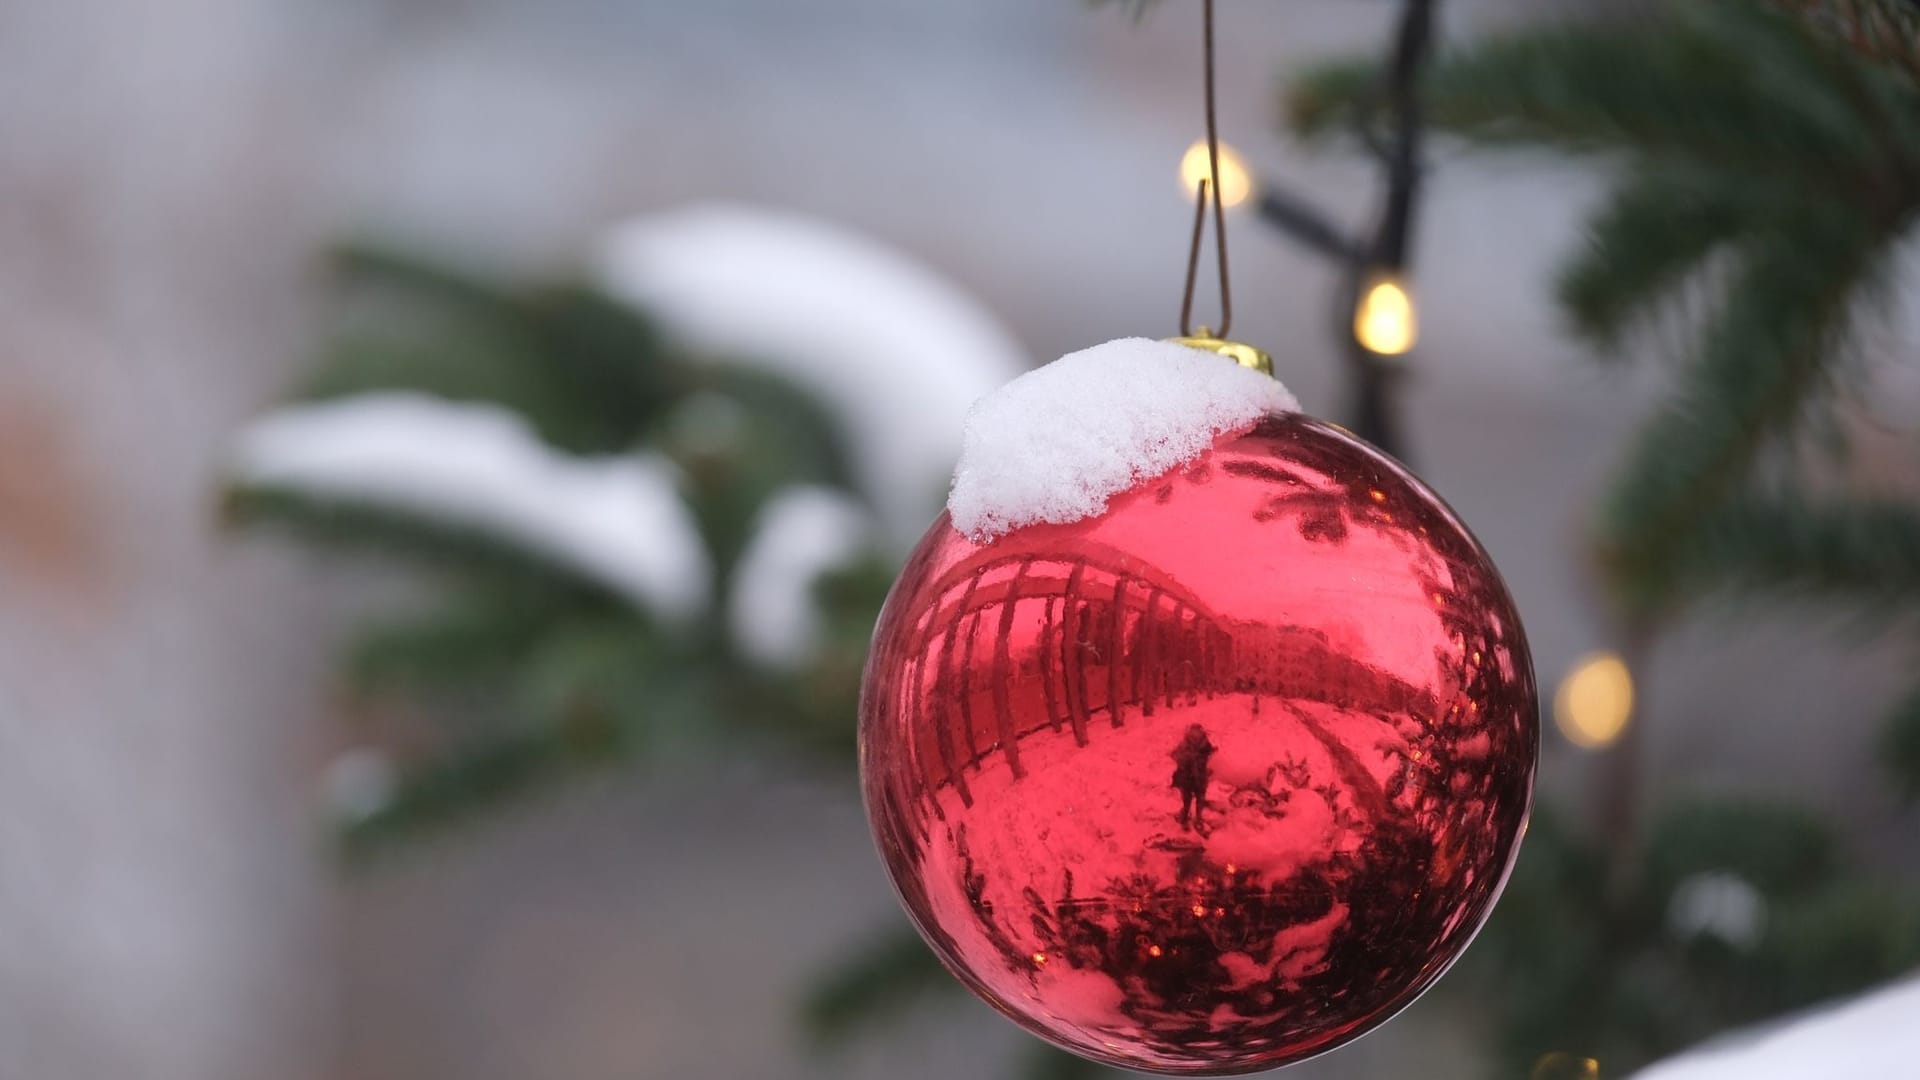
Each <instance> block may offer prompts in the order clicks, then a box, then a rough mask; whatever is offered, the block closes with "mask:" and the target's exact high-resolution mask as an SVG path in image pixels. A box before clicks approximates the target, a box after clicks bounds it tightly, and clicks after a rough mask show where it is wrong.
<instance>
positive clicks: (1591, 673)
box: [1553, 652, 1633, 750]
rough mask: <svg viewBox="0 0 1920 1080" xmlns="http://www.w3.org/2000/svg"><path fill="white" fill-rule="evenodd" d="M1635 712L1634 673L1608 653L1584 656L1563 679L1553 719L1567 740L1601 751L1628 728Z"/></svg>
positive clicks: (1620, 660) (1588, 748)
mask: <svg viewBox="0 0 1920 1080" xmlns="http://www.w3.org/2000/svg"><path fill="white" fill-rule="evenodd" d="M1632 715H1633V672H1632V671H1629V670H1628V669H1627V663H1626V661H1624V660H1622V659H1620V657H1619V656H1617V655H1615V654H1613V653H1608V652H1601V653H1594V654H1592V655H1590V656H1587V657H1584V658H1582V659H1581V661H1580V662H1579V663H1577V664H1575V665H1574V666H1573V669H1572V670H1571V671H1568V672H1567V675H1566V677H1565V678H1564V679H1561V680H1560V689H1559V691H1558V692H1557V693H1555V694H1554V696H1553V721H1554V724H1555V725H1556V726H1558V727H1559V728H1560V734H1562V735H1565V736H1566V737H1567V741H1568V742H1570V743H1572V744H1573V745H1575V746H1578V747H1580V748H1581V749H1583V750H1599V749H1602V748H1604V747H1606V746H1609V745H1611V744H1612V743H1613V741H1614V740H1616V739H1618V738H1619V737H1620V735H1621V733H1622V732H1624V731H1626V730H1627V721H1628V719H1629V718H1630V717H1631V716H1632Z"/></svg>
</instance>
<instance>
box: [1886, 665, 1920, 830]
mask: <svg viewBox="0 0 1920 1080" xmlns="http://www.w3.org/2000/svg"><path fill="white" fill-rule="evenodd" d="M1880 754H1881V760H1882V762H1883V763H1884V764H1885V766H1886V769H1887V772H1888V773H1889V774H1890V775H1891V776H1892V777H1893V781H1894V784H1895V785H1896V787H1897V789H1898V790H1899V792H1900V794H1901V796H1902V797H1903V798H1905V799H1907V800H1908V801H1909V802H1920V688H1916V689H1914V690H1913V691H1912V692H1910V693H1908V694H1907V696H1906V697H1905V698H1902V699H1901V700H1900V702H1899V703H1898V704H1897V705H1895V706H1894V707H1893V709H1892V711H1891V712H1889V713H1888V714H1887V719H1886V724H1885V727H1884V728H1883V729H1882V731H1881V734H1880Z"/></svg>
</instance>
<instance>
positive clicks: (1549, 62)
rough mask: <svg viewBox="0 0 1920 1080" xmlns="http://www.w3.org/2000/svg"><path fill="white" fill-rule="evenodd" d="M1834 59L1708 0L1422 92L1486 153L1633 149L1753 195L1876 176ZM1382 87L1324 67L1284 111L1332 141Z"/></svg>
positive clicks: (1749, 7) (1436, 75)
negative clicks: (1732, 182) (1744, 183)
mask: <svg viewBox="0 0 1920 1080" xmlns="http://www.w3.org/2000/svg"><path fill="white" fill-rule="evenodd" d="M1837 51H1839V50H1836V48H1835V47H1834V46H1832V45H1831V44H1830V43H1829V42H1826V41H1824V40H1823V39H1821V38H1819V37H1817V36H1816V35H1814V34H1812V33H1810V32H1808V31H1807V29H1806V28H1805V26H1804V25H1803V24H1802V23H1801V22H1799V21H1798V20H1796V19H1794V18H1792V17H1790V16H1786V15H1782V14H1780V13H1778V12H1774V11H1771V10H1768V9H1766V8H1764V7H1763V6H1761V5H1759V4H1755V3H1752V2H1751V0H1711V2H1702V3H1695V4H1687V5H1679V6H1678V7H1677V8H1676V9H1675V10H1674V11H1672V12H1671V13H1670V14H1669V15H1667V16H1665V17H1661V18H1656V19H1650V20H1635V21H1632V22H1601V21H1591V22H1587V23H1582V24H1578V25H1561V26H1551V27H1547V28H1544V29H1540V30H1534V31H1529V32H1526V33H1522V34H1518V35H1515V36H1511V37H1507V38H1504V39H1499V40H1495V41H1491V42H1488V43H1486V44H1483V45H1478V46H1475V47H1473V48H1470V49H1468V50H1466V51H1464V52H1460V53H1456V54H1454V55H1452V56H1450V57H1443V58H1442V59H1441V60H1440V61H1438V62H1437V63H1436V64H1435V65H1433V66H1432V68H1431V69H1430V70H1429V73H1428V76H1427V78H1426V80H1425V81H1424V83H1423V87H1422V89H1423V93H1424V95H1425V101H1426V104H1427V118H1428V120H1429V121H1430V122H1431V123H1433V124H1434V125H1435V126H1436V127H1439V128H1441V129H1444V130H1447V131H1449V132H1452V133H1453V134H1456V135H1459V136H1462V137H1465V138H1468V139H1471V140H1474V141H1477V142H1481V143H1484V144H1489V145H1504V146H1513V145H1529V146H1554V147H1558V148H1560V149H1563V150H1566V151H1571V152H1575V153H1587V152H1594V151H1627V152H1631V153H1634V154H1638V155H1641V156H1643V157H1647V158H1653V159H1664V160H1668V161H1671V162H1675V163H1679V164H1684V165H1687V166H1689V167H1694V168H1700V169H1706V170H1717V171H1720V172H1722V173H1723V174H1728V175H1733V174H1738V175H1744V176H1745V177H1746V178H1747V179H1748V180H1749V181H1750V182H1751V183H1755V184H1770V183H1781V184H1785V183H1789V182H1791V181H1792V180H1793V179H1795V178H1798V179H1799V180H1803V181H1804V180H1806V179H1808V178H1815V179H1819V180H1827V181H1830V180H1831V179H1832V178H1833V177H1835V176H1845V175H1855V174H1858V173H1859V172H1861V171H1862V170H1863V169H1866V168H1868V167H1870V166H1871V165H1872V163H1873V161H1874V157H1873V155H1874V152H1875V149H1876V143H1875V135H1876V131H1875V129H1874V126H1873V125H1872V123H1871V122H1870V120H1869V118H1867V117H1864V116H1862V115H1861V114H1860V113H1859V111H1858V109H1857V108H1856V107H1855V106H1856V103H1857V99H1856V97H1855V95H1856V93H1857V88H1855V87H1851V86H1848V85H1836V84H1835V83H1834V81H1833V70H1834V60H1833V56H1834V54H1835V53H1836V52H1837ZM1856 66H1858V65H1856ZM1866 77H1867V76H1864V75H1856V76H1849V79H1850V80H1857V79H1859V78H1866ZM1372 86H1373V80H1372V77H1371V75H1370V74H1369V73H1367V72H1365V71H1364V69H1360V68H1357V67H1356V66H1355V65H1352V64H1340V65H1336V66H1333V67H1329V68H1323V69H1320V70H1318V71H1315V72H1312V73H1309V74H1308V75H1307V76H1306V77H1305V78H1303V79H1301V80H1299V81H1298V82H1297V83H1296V84H1295V87H1294V89H1293V90H1292V92H1291V94H1290V97H1291V101H1290V105H1289V108H1288V110H1287V112H1288V115H1289V116H1290V118H1291V121H1292V123H1293V124H1294V126H1295V129H1296V130H1297V131H1298V132H1299V133H1301V134H1303V135H1324V134H1327V133H1329V132H1333V131H1337V130H1339V129H1341V128H1343V127H1344V126H1346V124H1347V123H1348V122H1349V121H1350V119H1351V117H1352V116H1353V115H1354V113H1355V112H1356V110H1358V109H1359V108H1360V107H1361V106H1362V104H1363V103H1364V102H1365V101H1366V100H1367V99H1368V96H1369V94H1370V93H1371V91H1372Z"/></svg>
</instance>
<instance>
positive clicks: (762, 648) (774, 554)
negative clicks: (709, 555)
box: [728, 487, 873, 668]
mask: <svg viewBox="0 0 1920 1080" xmlns="http://www.w3.org/2000/svg"><path fill="white" fill-rule="evenodd" d="M872 540H873V520H872V516H871V515H870V514H869V513H868V512H867V511H866V509H865V508H863V507H862V506H861V505H860V504H859V503H858V502H856V501H855V500H853V499H852V498H850V497H848V496H847V495H846V494H845V493H843V492H839V491H834V490H832V489H830V488H822V487H796V488H789V489H787V490H785V491H782V492H780V493H779V494H777V495H775V496H774V497H773V498H771V499H769V500H768V501H767V504H766V506H764V507H763V508H762V509H761V511H760V516H759V520H758V521H756V522H755V524H754V533H753V538H752V539H751V540H749V541H748V542H747V549H746V551H744V552H743V553H742V554H741V556H740V563H739V565H738V566H737V567H736V568H735V570H734V579H733V595H732V597H731V599H730V601H729V605H728V606H729V607H730V609H731V610H730V611H729V612H728V615H729V617H730V618H731V620H732V625H733V636H734V640H735V641H737V642H738V643H739V644H740V648H741V650H742V651H743V652H744V653H745V654H746V655H747V656H749V657H751V658H753V659H755V660H758V661H759V662H761V663H763V664H767V665H769V666H772V667H783V668H792V667H798V666H799V665H801V664H803V663H805V662H806V661H807V660H808V659H810V658H812V656H813V655H814V653H815V651H816V649H817V647H818V644H819V637H820V614H819V611H818V609H817V607H816V605H815V604H814V600H813V585H814V582H815V581H817V580H818V579H819V577H820V575H821V574H823V573H826V572H828V571H830V570H835V569H838V568H840V567H843V566H846V565H847V564H848V563H850V562H852V561H853V560H854V559H855V558H857V557H858V556H859V555H860V554H861V553H862V552H863V551H865V550H867V547H868V545H869V544H870V543H871V542H872Z"/></svg>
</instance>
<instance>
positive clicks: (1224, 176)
mask: <svg viewBox="0 0 1920 1080" xmlns="http://www.w3.org/2000/svg"><path fill="white" fill-rule="evenodd" d="M1207 175H1208V169H1207V140H1205V139H1199V140H1196V141H1195V142H1194V144H1193V145H1192V146H1189V147H1187V152H1186V154H1185V155H1183V156H1182V157H1181V158H1180V190H1181V192H1182V193H1184V194H1185V195H1186V197H1187V198H1189V199H1191V198H1193V193H1194V192H1195V191H1196V190H1198V189H1199V187H1200V181H1202V180H1204V179H1206V178H1207ZM1251 194H1253V175H1252V174H1251V173H1249V172H1248V171H1247V163H1246V162H1245V161H1243V160H1242V159H1241V157H1240V155H1239V153H1238V152H1236V151H1235V150H1234V149H1233V147H1231V146H1228V145H1227V144H1226V143H1221V144H1220V203H1221V205H1222V206H1239V205H1240V204H1241V203H1243V202H1246V201H1247V196H1249V195H1251Z"/></svg>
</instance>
